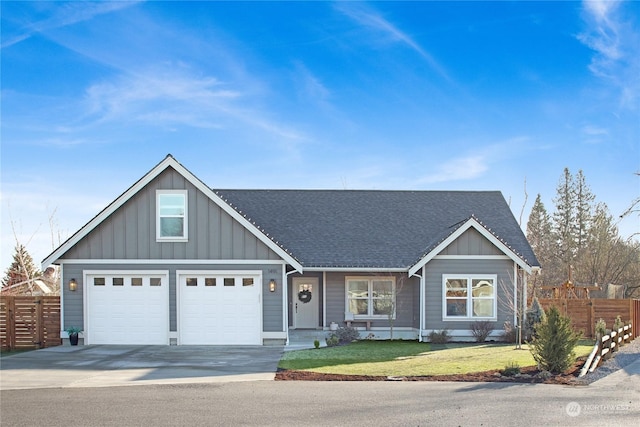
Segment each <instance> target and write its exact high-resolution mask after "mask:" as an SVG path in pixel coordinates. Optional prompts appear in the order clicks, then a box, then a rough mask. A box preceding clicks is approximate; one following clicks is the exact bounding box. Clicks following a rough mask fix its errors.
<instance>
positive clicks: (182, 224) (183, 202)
mask: <svg viewBox="0 0 640 427" xmlns="http://www.w3.org/2000/svg"><path fill="white" fill-rule="evenodd" d="M187 200H188V197H187V190H158V191H157V193H156V213H157V218H156V233H157V240H158V241H168V242H186V241H187V236H188V227H187V225H188V224H187Z"/></svg>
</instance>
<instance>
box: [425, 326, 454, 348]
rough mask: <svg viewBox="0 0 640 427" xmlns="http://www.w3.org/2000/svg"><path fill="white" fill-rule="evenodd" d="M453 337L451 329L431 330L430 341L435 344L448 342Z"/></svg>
mask: <svg viewBox="0 0 640 427" xmlns="http://www.w3.org/2000/svg"><path fill="white" fill-rule="evenodd" d="M450 339H451V337H450V336H449V331H447V330H446V329H443V330H441V331H431V332H429V341H431V342H432V343H433V344H446V343H448V342H449V340H450Z"/></svg>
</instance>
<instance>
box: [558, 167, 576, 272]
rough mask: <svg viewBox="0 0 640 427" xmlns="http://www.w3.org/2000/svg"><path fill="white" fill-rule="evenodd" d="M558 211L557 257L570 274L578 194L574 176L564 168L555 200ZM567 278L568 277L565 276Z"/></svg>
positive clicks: (573, 253)
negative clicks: (575, 188)
mask: <svg viewBox="0 0 640 427" xmlns="http://www.w3.org/2000/svg"><path fill="white" fill-rule="evenodd" d="M553 201H554V203H555V206H556V210H555V212H554V213H553V235H554V240H555V242H556V251H557V256H558V258H559V260H560V264H561V268H563V269H564V270H565V274H566V272H568V270H569V266H570V265H571V263H572V262H573V259H574V255H575V238H574V230H575V217H576V214H575V203H576V194H575V190H574V185H573V176H572V175H571V172H569V169H568V168H564V174H563V176H562V178H560V182H559V183H558V187H557V189H556V198H555V199H554V200H553ZM565 277H566V276H565Z"/></svg>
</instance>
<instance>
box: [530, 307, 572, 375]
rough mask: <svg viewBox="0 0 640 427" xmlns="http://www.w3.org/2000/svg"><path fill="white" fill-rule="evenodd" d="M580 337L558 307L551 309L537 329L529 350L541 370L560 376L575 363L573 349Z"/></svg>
mask: <svg viewBox="0 0 640 427" xmlns="http://www.w3.org/2000/svg"><path fill="white" fill-rule="evenodd" d="M580 336H581V334H580V333H577V332H575V331H574V330H573V328H572V327H571V320H570V319H569V318H568V317H564V316H562V315H561V314H560V312H559V311H558V309H557V308H556V307H551V308H550V309H549V311H547V313H546V316H545V318H544V319H543V320H542V322H540V323H539V324H538V326H537V327H536V336H535V337H534V339H533V341H532V342H531V343H530V346H529V349H530V351H531V354H532V355H533V358H534V360H535V361H536V362H537V363H538V366H539V367H540V368H542V369H544V370H545V371H549V372H551V373H553V374H559V373H561V372H564V371H566V370H567V369H568V368H569V367H570V366H571V365H573V363H574V362H575V354H574V352H573V349H574V348H575V346H576V344H578V340H579V339H580Z"/></svg>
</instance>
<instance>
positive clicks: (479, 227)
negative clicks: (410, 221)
mask: <svg viewBox="0 0 640 427" xmlns="http://www.w3.org/2000/svg"><path fill="white" fill-rule="evenodd" d="M472 228H473V229H475V230H476V231H478V232H479V233H480V234H481V235H482V236H483V237H485V238H486V239H487V240H488V241H490V242H491V243H492V244H493V245H494V246H495V247H496V248H497V249H498V250H500V252H502V253H503V254H505V255H506V256H508V257H509V258H511V259H512V260H513V261H514V262H515V263H516V264H518V266H520V267H521V268H522V269H523V270H525V271H526V272H527V273H531V271H532V265H529V263H528V262H527V260H526V259H525V258H523V257H522V255H521V254H520V253H518V252H516V251H515V250H514V249H513V248H512V247H511V246H510V245H509V244H508V243H507V242H505V241H504V240H502V239H500V237H498V236H497V235H495V234H494V233H492V231H491V229H489V228H487V227H485V226H484V225H483V224H482V223H481V222H480V221H479V220H478V219H477V218H475V217H474V216H472V217H471V218H469V219H468V220H467V221H465V222H464V223H460V224H459V226H458V227H457V228H456V229H455V230H453V231H452V232H451V233H450V234H449V235H448V236H446V237H445V238H443V239H442V240H441V241H440V242H439V243H437V244H435V245H434V246H432V247H431V248H430V249H429V250H428V251H427V252H426V253H425V254H424V256H422V257H421V259H420V260H419V261H418V262H417V263H416V264H415V265H413V266H412V267H411V268H410V269H409V276H412V275H414V274H415V273H417V272H418V271H419V270H420V269H421V268H422V267H423V266H424V265H426V264H427V263H428V262H429V261H431V260H432V259H433V258H434V257H435V256H437V255H438V254H440V253H441V252H442V251H444V250H445V249H446V248H447V247H448V246H449V245H450V244H451V243H453V242H454V241H455V240H456V239H458V238H460V236H462V235H463V234H464V233H465V232H466V231H467V230H469V229H472Z"/></svg>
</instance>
